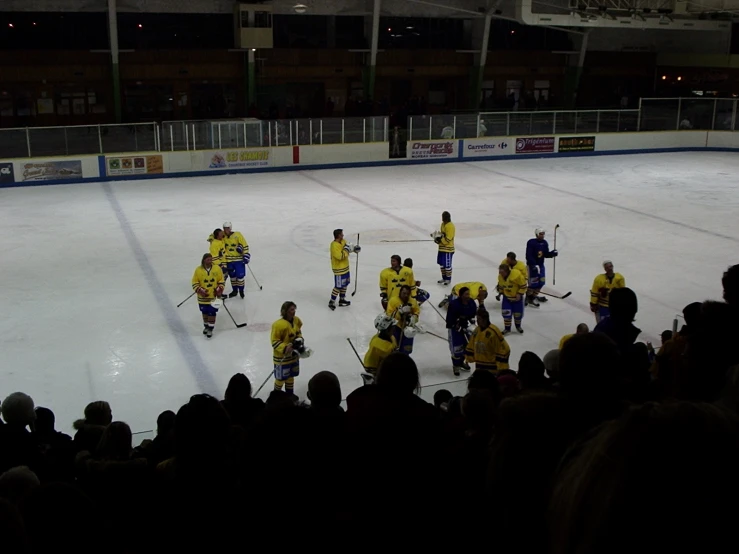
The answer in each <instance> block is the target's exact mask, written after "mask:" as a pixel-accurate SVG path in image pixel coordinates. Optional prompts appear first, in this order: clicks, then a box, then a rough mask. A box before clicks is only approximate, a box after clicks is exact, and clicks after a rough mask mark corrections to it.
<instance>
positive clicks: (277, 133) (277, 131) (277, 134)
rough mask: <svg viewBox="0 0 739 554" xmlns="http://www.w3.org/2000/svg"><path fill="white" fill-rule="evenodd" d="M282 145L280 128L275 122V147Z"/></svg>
mask: <svg viewBox="0 0 739 554" xmlns="http://www.w3.org/2000/svg"><path fill="white" fill-rule="evenodd" d="M279 145H280V128H279V127H278V126H277V122H276V121H275V146H279Z"/></svg>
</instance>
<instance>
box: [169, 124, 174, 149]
mask: <svg viewBox="0 0 739 554" xmlns="http://www.w3.org/2000/svg"><path fill="white" fill-rule="evenodd" d="M169 149H170V150H171V151H172V152H174V132H173V131H172V125H170V126H169Z"/></svg>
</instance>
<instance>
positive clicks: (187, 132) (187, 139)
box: [185, 123, 190, 152]
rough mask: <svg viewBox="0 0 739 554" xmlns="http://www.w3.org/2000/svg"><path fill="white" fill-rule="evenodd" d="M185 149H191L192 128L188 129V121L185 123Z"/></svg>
mask: <svg viewBox="0 0 739 554" xmlns="http://www.w3.org/2000/svg"><path fill="white" fill-rule="evenodd" d="M185 150H187V151H188V152H189V151H190V129H188V127H187V123H185Z"/></svg>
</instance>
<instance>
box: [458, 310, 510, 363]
mask: <svg viewBox="0 0 739 554" xmlns="http://www.w3.org/2000/svg"><path fill="white" fill-rule="evenodd" d="M464 354H465V360H466V361H467V362H468V363H473V362H474V364H475V369H476V370H477V369H486V370H488V371H493V372H495V373H498V371H500V370H502V369H510V366H509V365H508V358H509V357H510V355H511V347H510V346H508V343H507V342H506V340H505V337H504V336H503V333H501V332H500V329H498V328H497V327H496V326H495V325H493V324H492V323H490V314H489V313H488V311H487V310H486V309H485V307H484V306H480V307H479V308H478V309H477V328H476V329H475V330H474V331H473V332H472V336H471V337H470V340H469V342H468V343H467V348H465V350H464Z"/></svg>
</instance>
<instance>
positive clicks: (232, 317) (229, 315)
mask: <svg viewBox="0 0 739 554" xmlns="http://www.w3.org/2000/svg"><path fill="white" fill-rule="evenodd" d="M223 307H224V308H226V313H227V314H228V317H230V318H231V321H233V322H234V325H236V328H237V329H241V328H242V327H246V323H236V320H235V319H234V316H232V315H231V310H229V309H228V306H226V302H225V301H224V302H223Z"/></svg>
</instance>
